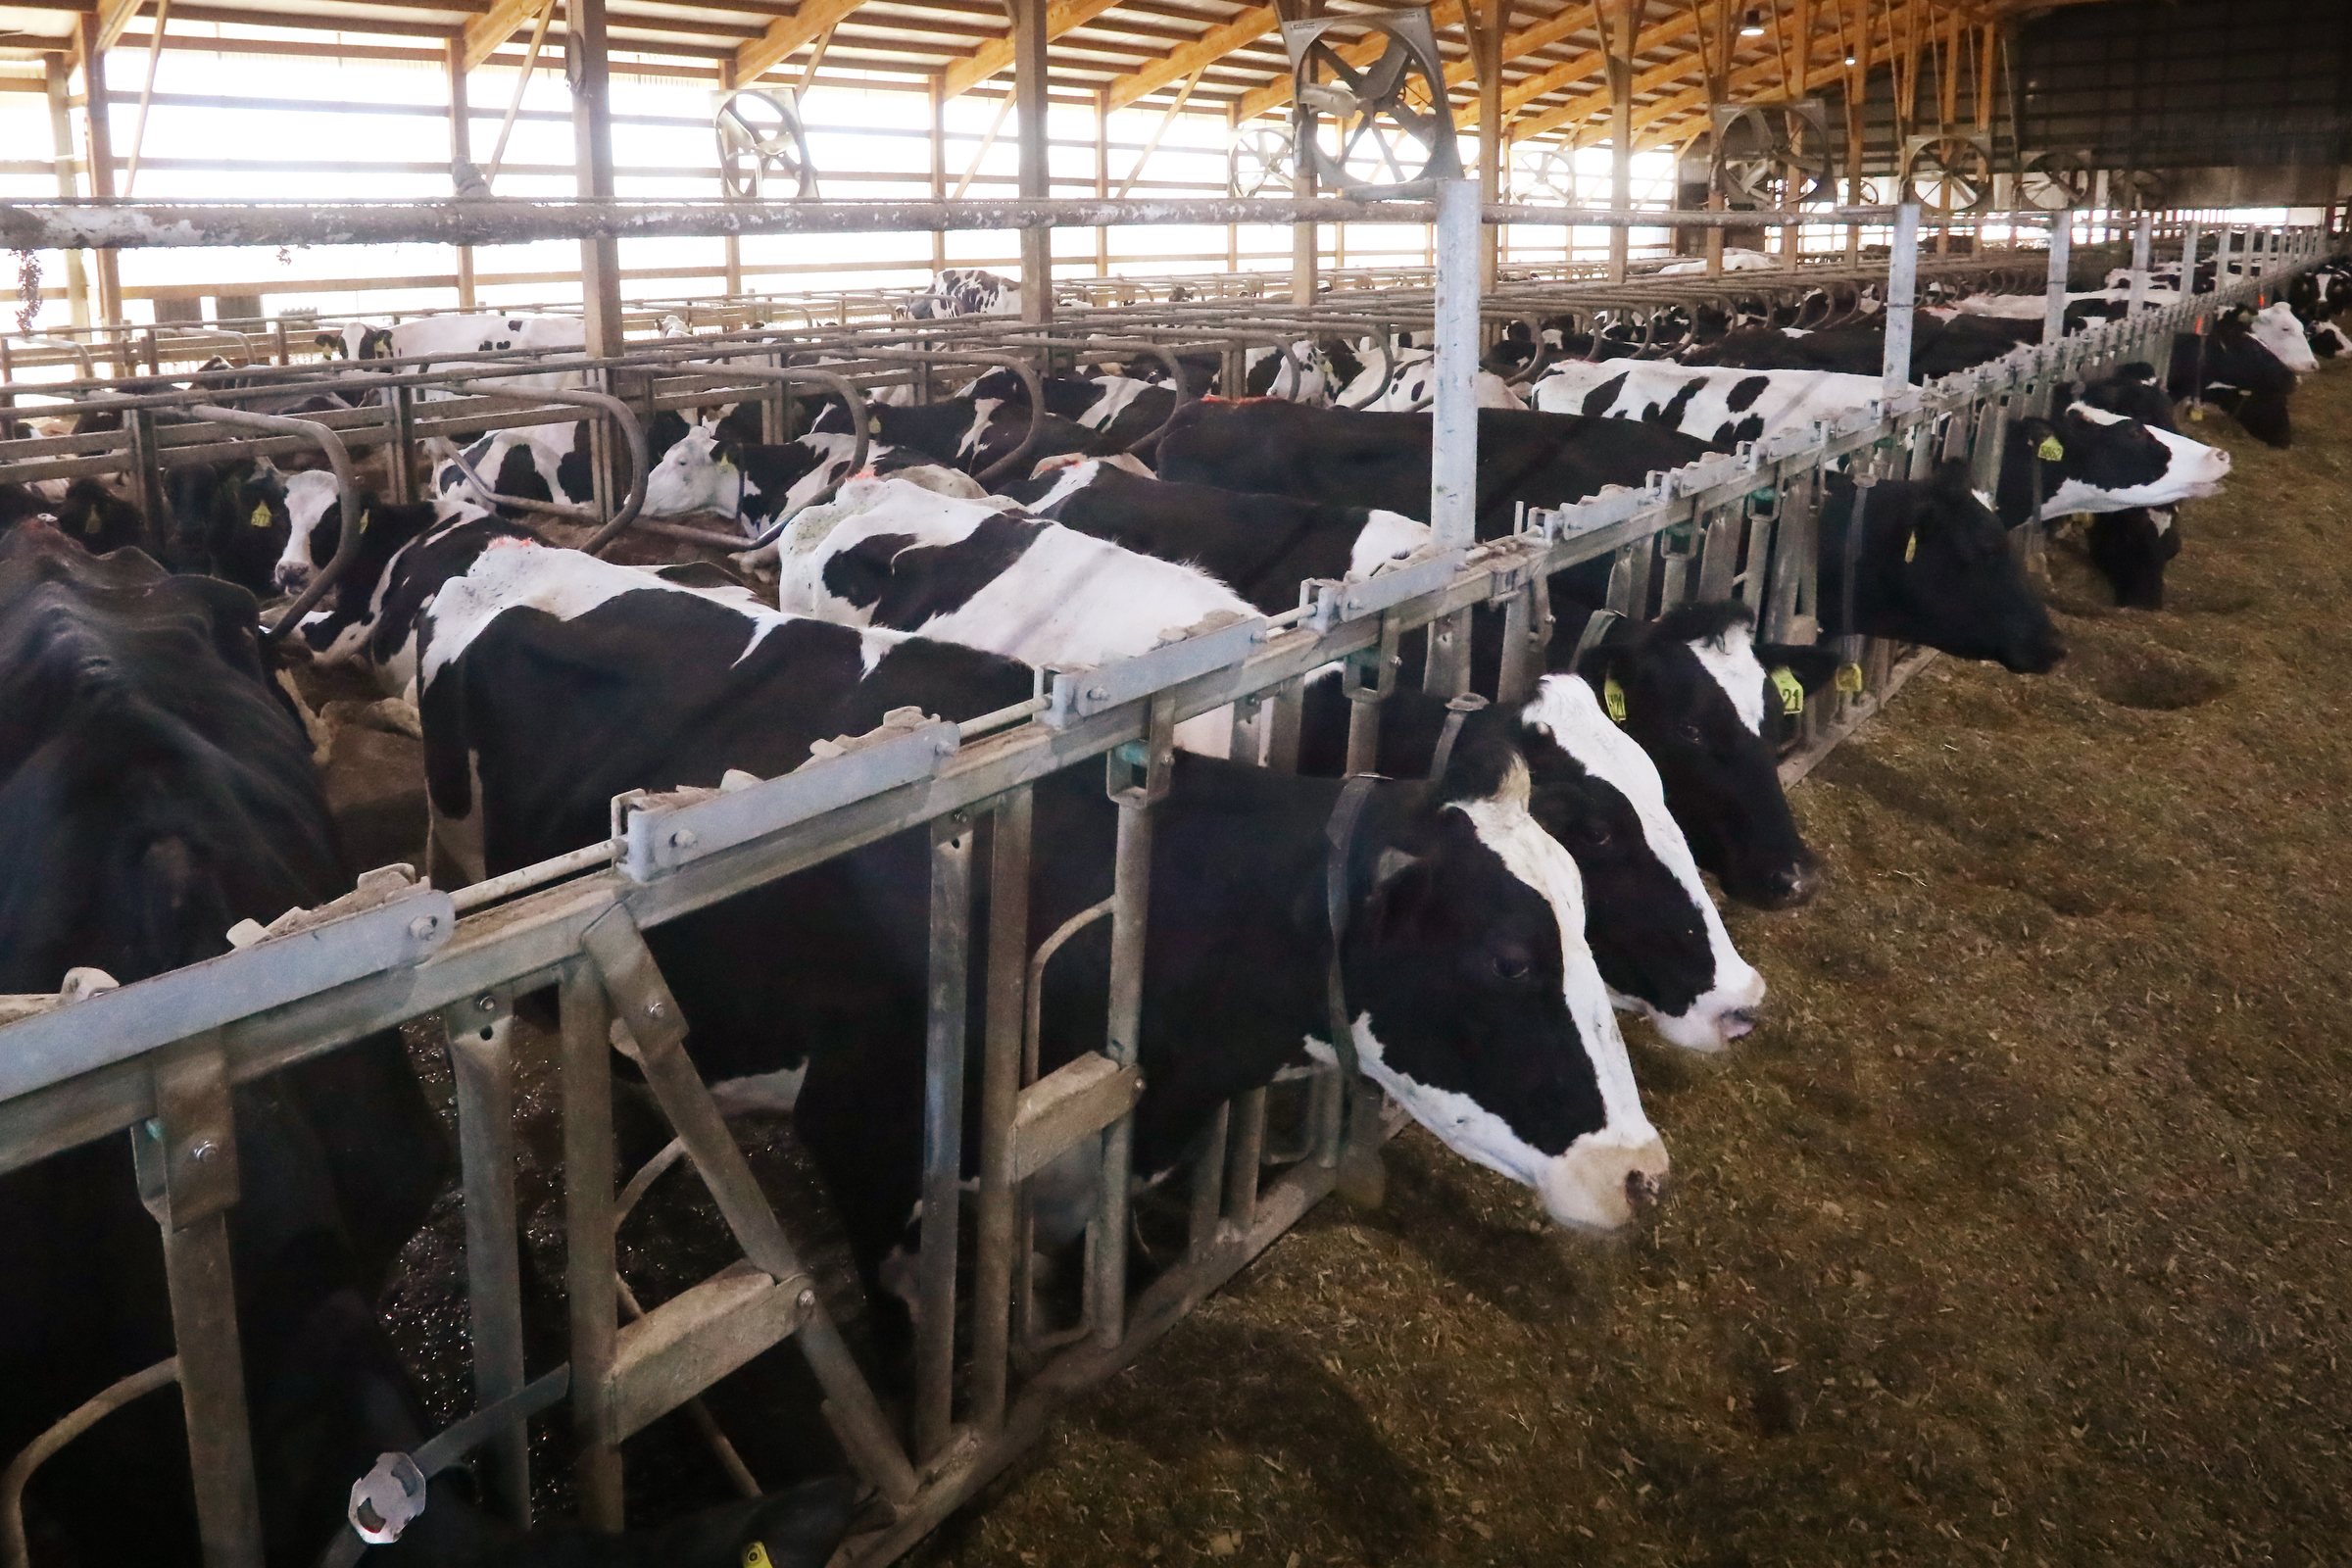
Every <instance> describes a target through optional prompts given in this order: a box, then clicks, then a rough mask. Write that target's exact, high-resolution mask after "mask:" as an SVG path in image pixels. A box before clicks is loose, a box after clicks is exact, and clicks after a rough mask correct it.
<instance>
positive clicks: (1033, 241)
mask: <svg viewBox="0 0 2352 1568" xmlns="http://www.w3.org/2000/svg"><path fill="white" fill-rule="evenodd" d="M1006 3H1007V5H1008V7H1009V9H1010V10H1011V13H1012V92H1013V98H1014V100H1015V105H1016V109H1017V112H1018V114H1019V117H1020V120H1019V123H1020V137H1021V196H1022V198H1023V199H1024V200H1028V201H1040V200H1043V199H1044V198H1046V197H1049V196H1051V195H1053V194H1054V176H1053V166H1052V161H1051V159H1052V154H1051V151H1050V148H1049V146H1048V143H1047V140H1046V110H1047V101H1048V100H1047V92H1048V89H1049V87H1050V86H1051V85H1052V84H1051V82H1050V81H1049V80H1048V79H1047V75H1046V69H1047V68H1046V0H1006ZM1021 319H1022V320H1024V321H1030V322H1034V323H1036V324H1038V325H1040V326H1042V325H1045V324H1046V323H1048V322H1050V321H1052V320H1053V319H1054V230H1053V229H1051V228H1042V227H1041V228H1024V229H1022V230H1021Z"/></svg>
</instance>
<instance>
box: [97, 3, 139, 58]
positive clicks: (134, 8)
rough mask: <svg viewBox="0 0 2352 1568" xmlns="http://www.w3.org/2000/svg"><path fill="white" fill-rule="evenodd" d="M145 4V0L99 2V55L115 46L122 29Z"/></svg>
mask: <svg viewBox="0 0 2352 1568" xmlns="http://www.w3.org/2000/svg"><path fill="white" fill-rule="evenodd" d="M145 3H146V0H99V3H98V42H97V49H98V52H99V53H101V54H103V53H105V52H106V51H107V50H109V49H112V48H113V47H114V46H115V40H116V39H117V38H120V37H122V36H123V27H125V26H126V25H129V23H130V19H131V18H133V17H135V16H137V15H138V14H139V8H140V7H141V6H142V5H144V4H145Z"/></svg>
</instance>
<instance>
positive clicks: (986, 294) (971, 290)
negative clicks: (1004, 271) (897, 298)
mask: <svg viewBox="0 0 2352 1568" xmlns="http://www.w3.org/2000/svg"><path fill="white" fill-rule="evenodd" d="M891 314H892V315H893V316H897V317H903V318H911V319H914V320H917V321H932V320H942V319H947V318H949V317H954V316H1018V315H1020V314H1021V285H1020V284H1019V283H1018V282H1017V281H1015V280H1014V279H1012V278H1009V277H999V276H998V275H997V274H996V273H994V272H990V271H984V270H981V269H979V268H977V267H949V268H943V269H942V270H940V273H939V275H938V276H937V277H935V278H933V279H932V281H931V286H930V287H929V288H927V289H924V290H923V291H922V292H921V293H919V294H910V295H908V296H907V300H906V302H905V303H904V304H902V305H896V306H893V307H892V308H891Z"/></svg>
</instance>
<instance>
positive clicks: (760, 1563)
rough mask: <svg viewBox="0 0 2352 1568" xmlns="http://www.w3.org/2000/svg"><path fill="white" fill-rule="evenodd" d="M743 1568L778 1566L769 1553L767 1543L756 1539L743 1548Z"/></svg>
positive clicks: (774, 1567)
mask: <svg viewBox="0 0 2352 1568" xmlns="http://www.w3.org/2000/svg"><path fill="white" fill-rule="evenodd" d="M743 1568H776V1565H775V1563H774V1562H773V1561H772V1560H770V1559H769V1557H768V1555H767V1543H766V1542H764V1541H755V1542H753V1543H752V1544H750V1545H748V1546H746V1547H744V1548H743Z"/></svg>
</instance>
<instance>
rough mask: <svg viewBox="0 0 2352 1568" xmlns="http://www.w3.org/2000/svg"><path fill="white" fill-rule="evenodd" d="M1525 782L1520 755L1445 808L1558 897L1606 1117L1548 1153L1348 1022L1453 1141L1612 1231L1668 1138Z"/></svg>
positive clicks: (1408, 1100)
mask: <svg viewBox="0 0 2352 1568" xmlns="http://www.w3.org/2000/svg"><path fill="white" fill-rule="evenodd" d="M1528 790H1529V781H1528V773H1527V764H1526V763H1524V762H1519V761H1516V760H1514V762H1513V763H1512V767H1511V771H1510V773H1508V774H1507V775H1505V777H1504V780H1503V785H1502V788H1501V789H1500V790H1499V791H1498V792H1497V793H1496V794H1495V796H1494V797H1493V798H1492V799H1489V800H1483V801H1455V802H1453V803H1452V804H1451V806H1450V807H1449V808H1448V809H1452V810H1458V811H1460V812H1461V813H1462V814H1463V815H1465V816H1467V817H1468V818H1469V819H1470V823H1471V826H1472V828H1473V830H1474V831H1475V832H1476V833H1477V835H1478V839H1479V842H1480V843H1481V844H1484V845H1485V846H1486V847H1487V848H1488V849H1489V850H1491V851H1493V852H1494V854H1495V858H1497V859H1499V860H1501V861H1502V863H1503V865H1504V866H1505V867H1506V868H1507V869H1508V870H1509V871H1510V872H1511V874H1512V875H1513V876H1516V877H1517V878H1519V880H1521V881H1522V882H1525V883H1526V884H1527V885H1528V886H1529V887H1531V888H1533V889H1534V890H1535V891H1536V892H1537V893H1538V894H1539V895H1541V896H1542V897H1543V899H1544V902H1545V903H1547V904H1549V905H1550V906H1551V910H1552V917H1553V919H1554V920H1556V921H1557V922H1558V925H1559V934H1560V956H1561V958H1562V959H1563V960H1564V973H1563V976H1562V979H1563V986H1564V990H1565V992H1566V1000H1567V1003H1568V1011H1569V1016H1570V1017H1571V1018H1572V1019H1573V1020H1574V1022H1575V1025H1576V1031H1577V1034H1578V1036H1579V1038H1580V1039H1581V1040H1582V1042H1583V1045H1584V1051H1585V1054H1586V1057H1587V1059H1588V1060H1589V1061H1590V1063H1591V1064H1592V1069H1593V1081H1594V1082H1595V1084H1597V1085H1598V1088H1599V1092H1600V1101H1601V1106H1602V1111H1603V1115H1604V1120H1603V1122H1602V1125H1601V1127H1600V1128H1599V1130H1598V1131H1595V1132H1590V1133H1582V1134H1579V1135H1578V1137H1577V1139H1576V1141H1575V1142H1574V1143H1572V1144H1570V1145H1569V1146H1568V1148H1567V1149H1566V1150H1565V1151H1563V1152H1560V1153H1558V1154H1546V1153H1544V1152H1543V1151H1541V1150H1539V1149H1537V1148H1535V1147H1534V1146H1533V1145H1531V1144H1529V1143H1527V1142H1526V1141H1525V1140H1524V1139H1522V1138H1521V1137H1520V1136H1519V1135H1518V1134H1517V1133H1515V1132H1513V1131H1512V1130H1511V1127H1510V1124H1509V1123H1508V1122H1507V1121H1505V1120H1504V1118H1503V1117H1502V1116H1500V1115H1499V1114H1497V1113H1496V1112H1495V1111H1494V1110H1491V1109H1489V1108H1488V1107H1486V1106H1484V1105H1482V1104H1480V1103H1478V1102H1476V1101H1475V1100H1472V1099H1471V1098H1470V1097H1469V1096H1467V1095H1464V1094H1461V1093H1459V1092H1457V1091H1454V1090H1448V1089H1439V1088H1435V1087H1432V1086H1430V1085H1428V1084H1423V1083H1420V1082H1418V1081H1417V1080H1415V1079H1413V1078H1412V1077H1410V1076H1408V1075H1407V1074H1405V1073H1402V1072H1399V1071H1397V1069H1396V1068H1395V1067H1392V1066H1391V1065H1390V1064H1389V1062H1388V1060H1387V1058H1386V1054H1385V1052H1384V1051H1383V1049H1382V1046H1381V1043H1380V1039H1379V1037H1378V1036H1377V1035H1375V1034H1374V1033H1373V1032H1372V1020H1371V1015H1370V1014H1369V1013H1359V1014H1358V1015H1357V1016H1356V1018H1355V1020H1354V1023H1353V1025H1352V1027H1353V1032H1354V1035H1355V1050H1356V1057H1357V1059H1358V1061H1359V1062H1361V1064H1362V1067H1363V1070H1364V1072H1365V1074H1366V1075H1367V1076H1368V1077H1370V1078H1371V1079H1372V1080H1373V1081H1374V1082H1375V1083H1377V1084H1379V1085H1380V1086H1381V1087H1382V1088H1383V1089H1385V1090H1386V1091H1388V1093H1389V1094H1390V1096H1391V1097H1392V1098H1394V1099H1395V1100H1396V1101H1397V1103H1399V1104H1401V1105H1402V1106H1404V1108H1405V1109H1406V1110H1407V1111H1408V1112H1410V1113H1411V1115H1412V1117H1413V1119H1414V1120H1416V1121H1418V1122H1420V1123H1421V1125H1423V1126H1424V1127H1427V1128H1428V1129H1429V1130H1430V1131H1431V1132H1433V1133H1436V1134H1437V1135H1438V1137H1439V1138H1441V1139H1443V1140H1444V1141H1445V1142H1446V1147H1448V1148H1450V1149H1452V1150H1454V1151H1455V1152H1457V1153H1460V1154H1462V1155H1463V1156H1464V1157H1466V1158H1469V1159H1474V1160H1476V1161H1478V1163H1480V1164H1482V1165H1484V1166H1486V1167H1487V1168H1488V1169H1490V1170H1493V1171H1497V1172H1499V1173H1500V1174H1502V1175H1504V1176H1508V1177H1510V1178H1511V1179H1512V1180H1514V1181H1518V1182H1523V1183H1525V1184H1526V1185H1528V1186H1530V1187H1533V1188H1534V1189H1535V1190H1536V1193H1537V1195H1538V1196H1539V1197H1540V1198H1542V1199H1543V1201H1544V1208H1545V1209H1546V1210H1547V1211H1548V1212H1549V1213H1550V1215H1551V1217H1552V1218H1553V1220H1555V1221H1557V1222H1558V1223H1559V1224H1562V1225H1566V1226H1571V1227H1574V1228H1577V1229H1580V1230H1603V1231H1606V1230H1615V1229H1617V1228H1618V1227H1620V1226H1622V1225H1624V1224H1625V1223H1626V1222H1627V1221H1628V1220H1630V1219H1632V1218H1633V1216H1634V1207H1633V1201H1632V1200H1631V1198H1630V1197H1629V1195H1628V1193H1627V1177H1628V1176H1629V1174H1639V1175H1641V1176H1643V1177H1646V1178H1647V1179H1648V1180H1649V1182H1650V1183H1651V1184H1653V1185H1654V1184H1655V1183H1657V1182H1659V1181H1661V1180H1663V1178H1664V1176H1665V1174H1666V1169H1667V1159H1666V1146H1665V1143H1664V1141H1663V1140H1661V1139H1660V1138H1659V1137H1658V1134H1657V1129H1655V1128H1654V1127H1652V1126H1651V1125H1650V1124H1649V1118H1648V1117H1647V1116H1646V1115H1644V1114H1643V1113H1642V1097H1641V1094H1640V1092H1639V1091H1638V1090H1637V1089H1636V1088H1635V1087H1634V1068H1633V1062H1632V1061H1631V1060H1630V1059H1629V1058H1628V1056H1627V1055H1626V1051H1625V1037H1624V1036H1623V1035H1621V1034H1619V1033H1618V1032H1617V1017H1616V1014H1615V1013H1613V1012H1611V1011H1610V1010H1609V1002H1608V991H1607V988H1606V987H1604V986H1603V985H1602V984H1601V979H1600V970H1599V969H1598V968H1596V967H1595V966H1594V965H1593V953H1592V950H1591V949H1590V948H1588V947H1587V946H1586V945H1585V907H1584V884H1583V881H1582V879H1581V878H1579V877H1578V875H1577V871H1576V862H1575V861H1574V860H1573V859H1571V858H1569V856H1568V852H1567V851H1566V850H1564V849H1562V848H1560V846H1559V844H1558V842H1557V841H1556V840H1554V839H1553V838H1552V837H1551V835H1550V834H1548V833H1545V832H1544V829H1543V828H1542V827H1541V826H1539V825H1538V824H1537V822H1536V819H1535V818H1534V817H1533V816H1532V815H1530V814H1529V813H1528V809H1527V801H1528ZM1305 1046H1306V1050H1307V1053H1308V1054H1310V1055H1312V1056H1314V1057H1315V1058H1316V1059H1317V1060H1318V1061H1332V1060H1335V1059H1336V1056H1335V1054H1334V1053H1333V1052H1332V1050H1331V1048H1330V1046H1329V1045H1327V1044H1326V1043H1324V1042H1323V1041H1320V1040H1317V1039H1315V1038H1313V1037H1312V1036H1309V1037H1308V1038H1307V1040H1306V1042H1305Z"/></svg>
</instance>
